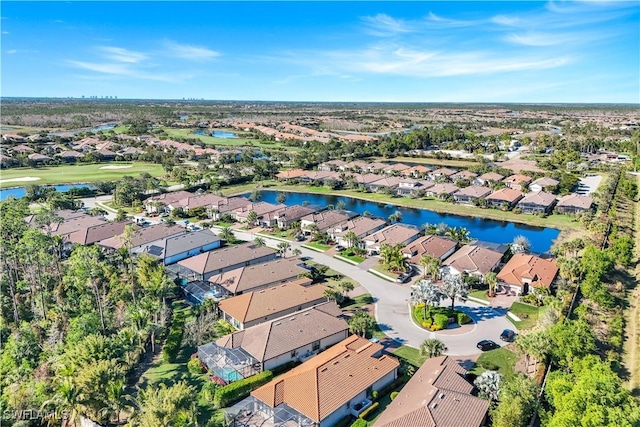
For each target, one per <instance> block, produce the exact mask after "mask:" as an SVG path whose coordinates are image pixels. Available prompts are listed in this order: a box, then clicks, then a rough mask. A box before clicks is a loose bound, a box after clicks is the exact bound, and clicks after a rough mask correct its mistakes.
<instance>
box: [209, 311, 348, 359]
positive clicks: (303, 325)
mask: <svg viewBox="0 0 640 427" xmlns="http://www.w3.org/2000/svg"><path fill="white" fill-rule="evenodd" d="M330 305H333V306H334V307H335V309H336V310H337V311H338V313H339V312H340V308H339V307H338V306H337V305H336V303H335V302H334V301H330V302H326V303H323V304H321V305H317V306H315V307H312V308H308V309H306V310H302V311H298V312H296V313H293V314H290V315H288V316H284V317H280V318H278V319H275V320H272V321H270V322H265V323H261V324H259V325H255V326H252V327H250V328H247V329H244V330H242V331H238V332H234V333H232V334H229V335H225V336H224V337H222V338H219V339H218V340H217V341H216V344H217V345H219V346H221V347H227V348H238V347H242V349H243V350H245V351H246V352H247V353H249V354H250V355H252V356H253V357H255V358H256V359H257V360H258V361H260V362H265V361H266V360H269V359H272V358H274V357H277V356H279V355H281V354H287V353H289V352H291V351H293V350H295V349H298V348H300V347H304V346H306V345H309V344H311V343H313V342H314V341H318V340H321V339H323V338H326V337H329V336H331V335H334V334H337V333H340V332H342V331H345V332H346V331H348V330H349V325H348V324H347V322H346V321H345V320H344V319H340V318H338V317H336V316H334V315H332V314H330V313H327V311H330V310H325V311H323V310H321V308H326V307H325V306H330Z"/></svg>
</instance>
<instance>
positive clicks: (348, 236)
mask: <svg viewBox="0 0 640 427" xmlns="http://www.w3.org/2000/svg"><path fill="white" fill-rule="evenodd" d="M342 240H344V242H345V243H346V244H347V247H348V248H358V247H359V244H360V239H359V238H358V235H357V234H356V233H354V232H353V231H347V232H346V233H344V236H342Z"/></svg>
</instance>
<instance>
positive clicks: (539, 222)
mask: <svg viewBox="0 0 640 427" xmlns="http://www.w3.org/2000/svg"><path fill="white" fill-rule="evenodd" d="M253 188H254V189H255V188H257V187H256V186H255V184H254V187H253ZM260 189H264V190H278V191H290V192H298V193H315V194H331V195H334V196H348V197H353V198H356V199H361V200H369V201H372V202H380V203H384V204H390V205H395V206H404V207H409V208H418V209H427V210H430V211H433V212H439V213H450V214H455V215H461V216H470V217H476V218H486V219H494V220H497V221H508V222H516V223H520V224H527V225H532V226H535V227H552V228H557V229H559V230H562V231H571V230H576V229H579V228H581V226H580V223H579V222H578V221H576V220H575V218H574V217H573V216H570V215H557V214H553V215H549V216H548V217H546V218H542V217H540V216H536V215H525V214H516V213H513V212H503V211H501V210H498V209H482V208H478V207H475V206H466V205H458V204H454V203H448V202H443V201H440V200H431V199H429V200H425V199H411V198H408V197H391V196H387V195H386V194H381V193H361V192H358V191H353V190H332V189H331V188H329V187H314V186H310V185H287V184H282V183H277V182H274V181H269V182H264V183H263V185H262V187H261V188H260ZM227 191H228V193H227V194H240V193H241V192H242V191H249V190H248V189H247V187H246V186H242V187H241V188H239V189H237V190H236V189H233V190H232V189H231V187H229V188H227V189H225V192H227Z"/></svg>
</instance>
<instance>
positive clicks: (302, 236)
mask: <svg viewBox="0 0 640 427" xmlns="http://www.w3.org/2000/svg"><path fill="white" fill-rule="evenodd" d="M296 240H297V241H298V242H302V241H304V235H303V234H298V235H297V236H296Z"/></svg>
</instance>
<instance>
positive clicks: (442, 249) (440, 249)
mask: <svg viewBox="0 0 640 427" xmlns="http://www.w3.org/2000/svg"><path fill="white" fill-rule="evenodd" d="M456 246H457V243H456V242H454V241H453V240H449V239H447V238H445V237H440V236H431V235H429V236H422V237H420V238H419V239H417V240H415V241H413V242H411V243H409V244H408V245H407V246H405V247H404V248H403V249H402V253H403V254H404V256H405V257H407V258H409V262H411V264H413V265H416V266H419V265H420V259H421V258H422V257H423V256H425V255H428V256H430V257H433V258H437V259H439V260H440V261H444V260H445V259H446V258H447V257H448V256H449V255H451V254H453V253H454V252H455V251H456Z"/></svg>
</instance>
